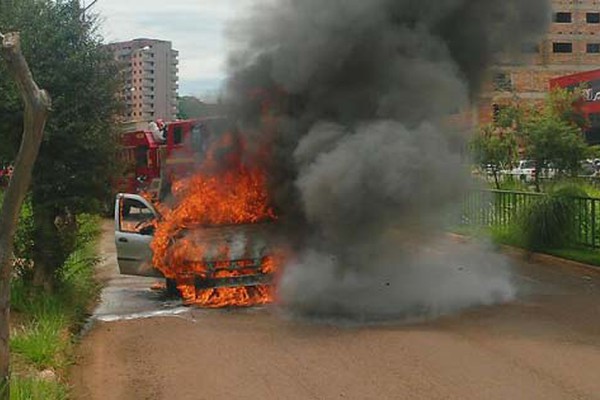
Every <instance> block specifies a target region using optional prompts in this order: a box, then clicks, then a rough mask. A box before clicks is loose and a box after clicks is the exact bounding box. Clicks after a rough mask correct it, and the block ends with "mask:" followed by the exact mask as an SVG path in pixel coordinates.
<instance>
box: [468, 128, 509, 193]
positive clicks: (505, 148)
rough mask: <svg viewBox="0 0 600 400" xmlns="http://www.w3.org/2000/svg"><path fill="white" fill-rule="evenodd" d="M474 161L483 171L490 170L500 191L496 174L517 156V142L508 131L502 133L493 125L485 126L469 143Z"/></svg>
mask: <svg viewBox="0 0 600 400" xmlns="http://www.w3.org/2000/svg"><path fill="white" fill-rule="evenodd" d="M471 150H472V153H473V157H474V161H475V162H476V163H477V164H479V166H480V167H481V168H482V169H483V170H484V171H489V170H491V172H492V175H493V177H494V183H495V185H496V188H497V189H500V182H499V180H498V173H499V172H500V170H502V168H504V167H506V165H509V164H511V163H512V161H513V160H514V158H515V155H516V154H517V142H516V141H515V137H514V135H513V133H512V132H511V131H510V130H505V131H502V130H500V129H497V128H494V126H493V125H488V126H485V127H483V128H482V129H481V132H480V133H479V134H478V135H476V136H475V137H474V138H473V140H472V141H471Z"/></svg>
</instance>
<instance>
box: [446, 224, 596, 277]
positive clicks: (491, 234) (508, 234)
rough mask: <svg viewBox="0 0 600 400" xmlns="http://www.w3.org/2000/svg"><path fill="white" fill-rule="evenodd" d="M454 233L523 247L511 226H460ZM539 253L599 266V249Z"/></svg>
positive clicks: (578, 248) (571, 249)
mask: <svg viewBox="0 0 600 400" xmlns="http://www.w3.org/2000/svg"><path fill="white" fill-rule="evenodd" d="M452 231H453V232H454V233H458V234H460V235H465V236H469V237H472V238H475V239H477V238H479V239H491V240H492V241H493V242H494V243H495V244H498V245H507V246H512V247H517V248H520V249H525V248H526V246H525V245H524V244H523V242H522V238H521V237H520V235H519V232H518V231H517V230H516V229H514V228H511V227H493V228H489V227H470V226H461V227H458V228H456V229H452ZM539 252H540V253H543V254H549V255H551V256H555V257H559V258H564V259H565V260H571V261H576V262H580V263H583V264H588V265H594V266H598V267H600V251H598V250H593V249H589V248H586V247H575V246H573V247H569V248H559V249H543V250H539Z"/></svg>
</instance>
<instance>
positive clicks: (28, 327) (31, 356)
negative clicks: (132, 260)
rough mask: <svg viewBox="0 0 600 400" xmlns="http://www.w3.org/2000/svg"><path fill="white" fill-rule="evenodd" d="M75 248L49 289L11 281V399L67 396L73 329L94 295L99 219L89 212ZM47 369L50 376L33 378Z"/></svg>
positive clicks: (84, 313) (75, 329)
mask: <svg viewBox="0 0 600 400" xmlns="http://www.w3.org/2000/svg"><path fill="white" fill-rule="evenodd" d="M78 221H79V223H80V227H79V232H78V236H77V250H76V251H75V252H73V253H72V254H71V255H70V257H69V258H68V260H67V261H66V262H65V264H64V265H63V267H62V268H61V271H60V274H61V275H60V279H59V281H60V284H59V287H58V288H57V290H56V291H55V293H54V294H48V293H46V292H43V291H39V290H35V289H33V288H32V287H31V286H30V284H29V283H26V281H25V280H23V279H22V278H18V277H17V278H15V279H13V281H12V282H11V308H12V310H13V311H14V313H15V316H16V317H17V321H18V324H16V325H18V326H15V327H13V329H12V331H11V340H10V347H11V352H12V359H13V380H12V381H11V399H19V400H20V399H66V398H67V397H68V390H67V386H66V383H65V381H64V376H65V374H66V368H67V367H68V366H69V364H70V362H71V357H72V349H73V334H75V333H76V332H78V331H79V329H80V327H81V325H82V324H83V323H84V322H85V317H86V314H87V310H88V307H89V306H90V304H91V302H92V301H93V300H94V299H95V298H97V295H98V294H99V286H98V285H97V283H96V282H95V280H94V268H93V267H94V265H95V264H96V262H97V260H98V259H97V257H96V253H95V251H96V249H95V244H96V238H97V237H98V234H99V226H100V221H99V219H98V218H96V217H93V216H88V215H84V216H81V217H79V218H78ZM46 369H50V370H52V371H54V373H55V374H56V375H57V377H58V378H57V380H55V381H50V382H48V381H44V380H39V379H37V375H38V373H39V371H43V370H46Z"/></svg>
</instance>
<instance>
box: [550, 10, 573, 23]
mask: <svg viewBox="0 0 600 400" xmlns="http://www.w3.org/2000/svg"><path fill="white" fill-rule="evenodd" d="M572 20H573V17H572V14H571V13H570V12H557V13H556V14H554V22H557V23H559V24H570V23H571V21H572Z"/></svg>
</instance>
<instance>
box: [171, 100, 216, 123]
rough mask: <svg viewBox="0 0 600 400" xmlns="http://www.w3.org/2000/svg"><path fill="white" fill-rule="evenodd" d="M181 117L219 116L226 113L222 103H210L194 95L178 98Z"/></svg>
mask: <svg viewBox="0 0 600 400" xmlns="http://www.w3.org/2000/svg"><path fill="white" fill-rule="evenodd" d="M178 108H179V113H178V114H177V118H179V119H191V118H203V117H217V116H222V115H224V107H223V106H222V105H220V104H209V103H205V102H203V101H202V100H200V99H198V98H196V97H193V96H183V97H180V98H179V99H178Z"/></svg>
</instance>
